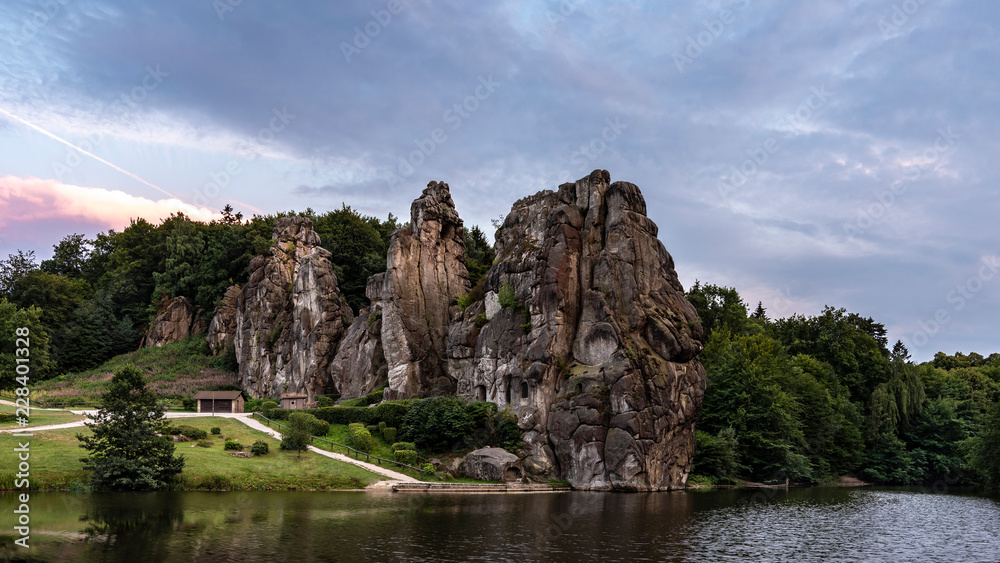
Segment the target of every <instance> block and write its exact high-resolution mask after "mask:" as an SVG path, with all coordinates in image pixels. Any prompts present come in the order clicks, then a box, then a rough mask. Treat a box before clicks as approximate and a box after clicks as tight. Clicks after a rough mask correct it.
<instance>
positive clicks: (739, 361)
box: [0, 205, 1000, 488]
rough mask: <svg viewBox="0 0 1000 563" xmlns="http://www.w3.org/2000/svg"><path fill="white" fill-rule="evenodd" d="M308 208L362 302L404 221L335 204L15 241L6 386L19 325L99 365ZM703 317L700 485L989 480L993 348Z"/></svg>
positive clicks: (994, 473)
mask: <svg viewBox="0 0 1000 563" xmlns="http://www.w3.org/2000/svg"><path fill="white" fill-rule="evenodd" d="M289 215H305V216H308V217H310V218H311V219H312V221H313V227H314V229H315V230H316V231H317V233H318V234H319V236H320V238H321V241H322V246H323V247H324V248H326V249H327V250H329V251H330V252H331V253H332V262H333V264H334V270H335V273H336V275H337V279H338V283H339V286H340V290H341V292H342V294H343V296H344V298H345V299H346V301H347V302H348V303H349V304H350V306H351V308H352V309H353V310H354V312H355V313H357V312H359V311H360V310H361V309H362V308H363V307H365V306H366V305H367V299H366V297H365V285H366V282H367V280H368V278H369V276H371V275H372V274H375V273H378V272H380V271H383V270H384V269H385V260H386V253H387V250H388V246H389V241H390V236H391V234H392V233H393V231H395V230H396V229H397V228H399V227H400V226H403V225H401V224H400V223H399V222H398V221H397V219H396V218H395V217H393V216H392V215H391V214H390V215H389V216H388V217H387V218H386V219H385V220H381V219H379V218H376V217H371V216H365V215H362V214H360V213H359V212H357V211H356V210H354V209H352V208H350V207H348V206H346V205H344V206H342V207H341V208H340V209H337V210H333V211H328V212H325V213H321V214H320V213H316V212H314V211H313V210H312V209H307V210H306V211H305V212H302V213H295V212H292V211H289V212H285V213H278V214H275V215H267V216H260V215H255V216H254V217H252V218H250V219H244V218H243V216H242V215H241V214H239V213H234V212H233V209H232V208H231V207H228V206H227V207H226V209H224V210H223V211H222V216H221V219H219V220H216V221H212V222H210V223H202V222H198V221H193V220H191V219H189V218H188V217H186V216H184V215H182V214H175V215H172V216H171V217H169V218H168V219H166V220H164V221H162V222H161V223H160V224H159V225H153V224H152V223H149V222H147V221H145V220H143V219H138V220H134V221H133V222H132V223H131V224H130V225H129V226H128V227H126V228H124V229H122V230H121V231H120V232H118V231H115V230H109V231H107V232H105V233H100V234H98V235H97V236H96V237H95V238H93V239H88V238H86V237H85V236H84V235H80V234H72V235H68V236H66V237H64V238H63V239H62V240H61V241H59V243H57V244H56V245H54V246H53V255H52V258H50V259H47V260H43V261H41V262H40V263H39V262H38V261H37V260H36V258H35V256H34V253H33V252H22V251H18V252H17V253H15V254H12V255H10V256H8V257H7V258H6V259H5V260H2V261H0V388H11V387H13V386H14V380H13V374H14V372H15V370H14V366H15V350H14V342H15V338H14V334H15V332H14V331H15V329H16V328H17V327H24V326H27V327H29V328H30V329H31V342H32V350H31V354H32V369H33V376H32V377H33V378H35V379H46V378H52V377H56V376H58V375H61V374H66V373H76V372H80V371H83V370H87V369H90V368H93V367H95V366H98V365H100V364H102V363H103V362H105V361H106V360H108V359H109V358H112V357H114V356H117V355H119V354H123V353H126V352H131V351H134V350H135V349H136V348H137V347H138V346H139V345H140V342H141V341H142V336H143V334H144V331H145V329H146V327H147V326H148V324H149V323H150V321H151V320H152V319H153V317H154V316H155V314H156V312H157V310H158V309H159V308H160V307H161V306H162V305H163V304H164V303H166V301H167V300H168V299H170V298H172V297H177V296H184V297H187V298H188V299H189V300H190V301H191V302H193V303H194V304H195V305H196V306H197V307H200V308H202V309H204V310H205V313H206V318H209V319H210V318H211V315H212V313H213V311H214V309H215V307H216V306H217V304H218V302H219V300H220V299H221V297H222V295H223V293H224V292H225V290H226V288H228V287H229V286H231V285H233V284H241V283H244V282H245V281H246V280H247V276H248V272H247V265H248V264H249V262H250V260H251V258H252V257H253V256H255V255H258V254H266V253H268V252H269V247H270V244H271V233H272V229H273V225H274V221H275V219H277V218H279V217H283V216H289ZM465 243H466V263H467V266H468V269H469V273H470V277H471V278H472V282H473V284H475V283H476V281H477V280H478V279H480V278H481V277H482V276H483V275H485V273H486V271H487V270H488V269H489V267H490V265H491V264H492V263H493V259H494V255H493V248H492V246H491V244H490V243H489V242H488V240H487V239H486V236H485V235H484V233H483V232H482V230H480V229H479V228H478V227H472V228H470V229H467V230H466V233H465ZM686 295H687V298H688V300H689V301H690V302H691V303H692V304H693V305H694V306H695V308H696V309H697V311H698V315H699V317H700V319H701V322H702V326H703V329H704V340H703V343H704V345H705V348H704V350H703V352H702V354H701V359H702V362H703V363H704V366H705V369H706V371H707V373H708V388H707V390H706V393H705V400H704V407H703V410H702V413H701V415H700V418H699V420H698V424H697V428H698V430H697V446H696V451H695V462H694V468H693V470H692V473H693V474H694V477H693V479H694V480H695V481H696V482H703V483H717V484H723V483H731V482H736V480H738V479H743V480H752V481H760V482H784V481H785V480H786V479H788V480H789V481H791V482H799V483H815V482H830V481H833V480H836V478H837V477H838V476H841V475H854V476H856V477H858V478H859V479H862V480H865V481H867V482H871V483H880V484H908V485H914V484H920V485H929V486H933V487H937V488H940V487H942V486H943V487H948V486H953V485H966V484H975V483H984V484H988V485H991V486H997V485H1000V459H998V457H1000V456H998V455H997V454H998V453H1000V354H997V353H992V354H990V355H988V356H985V357H984V356H982V355H980V354H978V353H975V352H972V353H968V354H963V353H960V352H956V353H954V354H952V355H948V354H945V353H943V352H939V353H938V354H936V355H935V357H934V359H933V360H932V361H930V362H925V363H921V364H919V365H918V364H915V363H914V362H912V361H911V359H910V357H909V353H908V351H907V350H906V348H905V347H904V346H903V344H902V343H901V342H896V343H895V344H894V345H893V346H892V347H891V349H890V348H889V345H888V341H887V339H886V330H885V327H884V326H883V325H882V324H880V323H878V322H876V321H874V320H873V319H871V318H867V317H863V316H861V315H859V314H857V313H849V312H847V311H846V310H845V309H837V308H834V307H829V306H828V307H826V308H825V309H824V310H823V311H822V313H820V314H819V315H816V316H803V315H793V316H791V317H787V318H783V319H770V318H769V317H768V315H767V311H766V309H765V307H764V306H763V304H762V303H758V305H757V308H756V309H755V310H754V311H753V312H750V311H749V307H748V306H747V304H746V303H745V302H744V301H743V299H742V298H741V297H740V295H739V292H738V291H737V290H736V289H735V288H728V287H719V286H715V285H710V284H705V285H703V284H701V283H700V282H697V283H695V284H694V286H693V287H691V288H690V289H689V291H688V292H687V294H686Z"/></svg>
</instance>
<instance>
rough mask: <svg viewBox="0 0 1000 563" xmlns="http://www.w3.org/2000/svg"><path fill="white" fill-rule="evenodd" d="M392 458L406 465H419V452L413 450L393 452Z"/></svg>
mask: <svg viewBox="0 0 1000 563" xmlns="http://www.w3.org/2000/svg"><path fill="white" fill-rule="evenodd" d="M392 458H393V459H395V460H396V461H398V462H400V463H405V464H406V465H413V464H414V463H417V452H415V451H413V450H396V451H394V452H392Z"/></svg>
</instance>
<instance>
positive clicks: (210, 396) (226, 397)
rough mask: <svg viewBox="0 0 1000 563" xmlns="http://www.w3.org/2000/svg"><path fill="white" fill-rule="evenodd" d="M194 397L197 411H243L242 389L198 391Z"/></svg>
mask: <svg viewBox="0 0 1000 563" xmlns="http://www.w3.org/2000/svg"><path fill="white" fill-rule="evenodd" d="M194 398H195V400H196V401H198V412H209V413H213V414H214V413H236V412H243V392H242V391H199V392H198V394H197V395H195V396H194Z"/></svg>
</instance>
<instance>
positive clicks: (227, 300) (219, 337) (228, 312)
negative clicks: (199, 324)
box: [205, 285, 240, 354]
mask: <svg viewBox="0 0 1000 563" xmlns="http://www.w3.org/2000/svg"><path fill="white" fill-rule="evenodd" d="M239 299H240V286H239V285H231V286H229V288H228V289H226V293H225V294H224V295H223V296H222V300H221V301H219V305H218V306H217V307H216V308H215V315H213V316H212V322H211V323H209V324H208V334H207V335H206V336H205V341H206V342H208V347H209V348H211V349H212V353H213V354H221V353H222V352H223V351H224V350H225V349H226V346H228V345H229V344H230V343H232V342H233V339H234V338H235V337H236V312H237V311H236V307H237V305H238V304H239Z"/></svg>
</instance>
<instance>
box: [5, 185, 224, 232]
mask: <svg viewBox="0 0 1000 563" xmlns="http://www.w3.org/2000/svg"><path fill="white" fill-rule="evenodd" d="M178 211H179V212H181V213H184V214H185V215H187V216H188V217H190V218H192V219H194V220H196V221H210V220H212V219H218V218H219V214H218V213H217V212H213V211H211V210H209V209H206V208H203V207H196V206H194V205H191V204H189V203H184V202H183V201H181V200H179V199H160V200H152V199H147V198H144V197H139V196H134V195H131V194H127V193H125V192H123V191H119V190H107V189H104V188H91V187H84V186H74V185H70V184H62V183H60V182H57V181H56V180H43V179H40V178H30V177H29V178H20V177H18V176H4V177H2V178H0V229H2V230H3V231H4V232H7V233H8V237H9V236H10V234H12V233H13V232H16V231H18V230H20V229H22V228H23V227H28V228H30V226H31V225H37V224H42V223H53V222H59V223H67V224H75V225H79V224H86V225H92V226H93V227H95V228H96V229H97V230H107V229H118V230H120V229H122V228H124V227H127V226H128V225H129V222H130V221H131V220H132V219H137V218H140V217H141V218H144V219H146V220H147V221H149V222H150V223H153V224H154V225H155V224H158V223H159V222H160V221H161V220H163V219H166V218H167V217H169V216H170V214H171V213H175V212H178ZM63 234H69V232H66V233H60V237H61V235H63Z"/></svg>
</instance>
